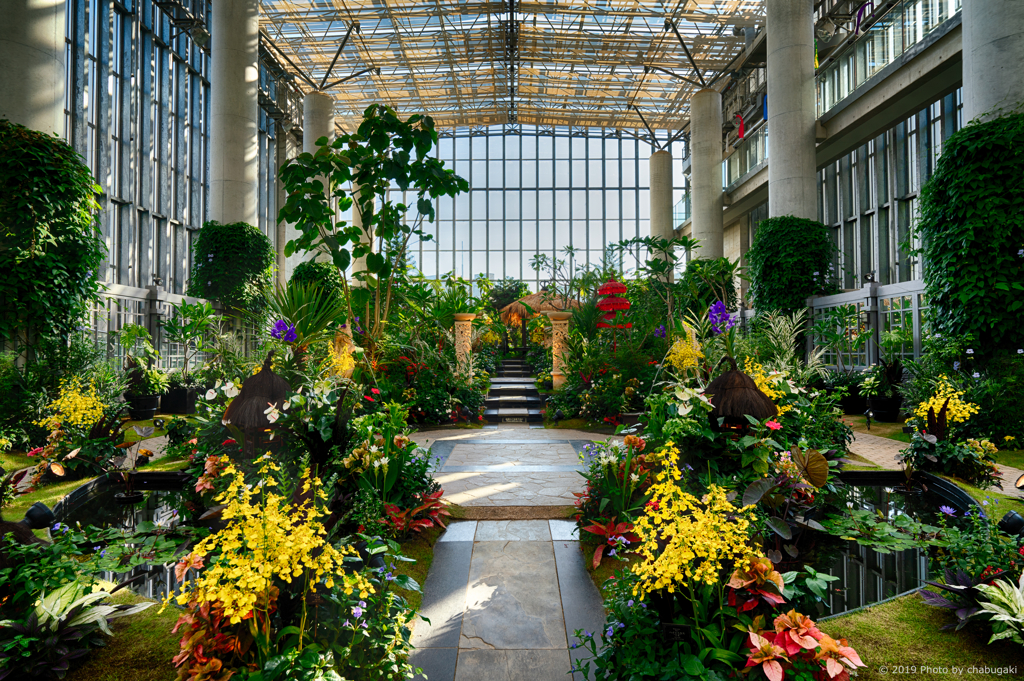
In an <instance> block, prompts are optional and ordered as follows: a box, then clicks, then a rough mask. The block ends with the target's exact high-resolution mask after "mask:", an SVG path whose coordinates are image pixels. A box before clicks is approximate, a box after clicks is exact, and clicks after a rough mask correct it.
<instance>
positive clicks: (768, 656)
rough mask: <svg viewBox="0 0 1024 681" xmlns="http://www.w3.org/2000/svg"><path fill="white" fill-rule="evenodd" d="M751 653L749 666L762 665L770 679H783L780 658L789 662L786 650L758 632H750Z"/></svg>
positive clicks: (770, 680) (748, 659)
mask: <svg viewBox="0 0 1024 681" xmlns="http://www.w3.org/2000/svg"><path fill="white" fill-rule="evenodd" d="M749 645H750V647H751V648H752V650H751V652H750V655H749V656H748V657H747V664H746V666H747V667H756V666H758V665H760V667H761V670H762V671H764V675H765V676H767V677H768V679H769V681H782V676H783V672H782V664H781V663H780V662H779V660H783V661H785V662H789V658H787V657H786V651H785V650H783V649H782V648H780V647H779V646H777V645H775V644H774V643H772V642H771V641H769V640H768V639H767V638H765V637H764V636H761V635H760V634H758V633H756V632H753V631H752V632H750V644H749Z"/></svg>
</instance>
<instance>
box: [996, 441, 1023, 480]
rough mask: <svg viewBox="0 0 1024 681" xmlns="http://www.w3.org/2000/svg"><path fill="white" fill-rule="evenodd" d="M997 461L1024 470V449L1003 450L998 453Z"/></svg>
mask: <svg viewBox="0 0 1024 681" xmlns="http://www.w3.org/2000/svg"><path fill="white" fill-rule="evenodd" d="M996 461H998V462H999V463H1001V464H1003V465H1004V466H1012V467H1013V468H1016V469H1017V470H1024V449H1005V450H1001V451H1000V452H999V453H998V454H996ZM1011 482H1012V481H1011Z"/></svg>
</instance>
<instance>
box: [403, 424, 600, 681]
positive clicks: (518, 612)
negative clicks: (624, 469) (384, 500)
mask: <svg viewBox="0 0 1024 681" xmlns="http://www.w3.org/2000/svg"><path fill="white" fill-rule="evenodd" d="M593 437H594V436H593V435H590V434H587V433H581V432H578V431H566V430H544V429H538V428H531V427H530V426H527V425H525V424H524V425H518V424H517V425H510V424H502V425H501V426H498V427H491V428H484V429H482V430H472V431H434V432H426V433H417V434H416V435H414V439H415V440H416V441H417V442H418V443H419V444H424V445H425V444H430V445H432V450H431V451H432V452H433V454H434V455H435V456H439V457H440V458H441V462H440V469H439V471H438V472H437V473H436V474H435V477H436V478H437V480H439V481H440V482H441V484H442V486H443V488H444V490H445V498H448V499H450V500H452V501H454V502H455V503H458V504H460V505H463V506H470V507H472V506H487V507H492V508H498V507H520V508H521V507H524V506H526V507H539V506H567V505H571V504H572V503H573V502H574V501H575V497H573V496H572V492H573V491H580V490H581V489H582V488H583V484H582V483H583V478H582V477H580V475H579V474H578V472H577V471H578V470H579V469H580V468H581V463H580V458H579V453H580V452H582V451H583V448H584V446H585V445H586V444H587V443H588V442H590V441H591V439H592V438H593ZM435 438H436V439H435ZM428 440H429V441H428ZM511 510H512V509H510V511H511ZM513 515H514V514H513ZM574 528H575V523H573V522H572V521H569V520H562V519H546V520H480V521H475V520H474V521H463V522H454V523H452V524H450V525H449V526H448V530H447V531H446V532H445V533H444V534H443V535H441V538H440V539H439V540H438V542H437V544H436V545H435V546H434V562H433V563H432V564H431V567H430V574H429V575H428V576H427V580H426V584H425V585H424V590H423V605H422V608H421V614H422V615H423V616H424V617H426V618H427V619H429V620H430V623H429V624H427V623H426V622H417V623H416V626H415V629H414V632H413V645H414V646H415V648H416V649H415V650H414V651H413V654H412V657H411V662H412V664H413V666H415V667H422V668H423V670H424V674H425V676H426V677H428V678H429V679H430V681H491V680H494V681H563V680H564V679H566V678H569V676H568V675H569V671H570V669H571V668H572V665H573V663H574V660H575V659H576V657H577V656H578V655H579V651H577V650H573V649H571V648H570V647H569V643H570V642H571V641H572V640H573V632H574V631H575V630H577V629H587V630H589V631H597V630H599V629H600V628H601V627H602V626H603V624H604V609H603V607H602V603H601V596H600V594H599V593H598V591H597V588H596V587H595V586H594V584H593V582H592V581H591V579H590V576H589V575H588V574H587V571H586V568H585V566H584V563H583V555H582V554H581V552H580V548H579V541H578V539H579V538H578V537H576V536H574V535H573V530H574ZM416 678H417V679H422V678H424V677H423V676H417V677H416ZM571 678H573V679H574V680H576V681H578V680H579V679H581V678H582V677H581V676H580V675H579V674H575V675H572V677H571Z"/></svg>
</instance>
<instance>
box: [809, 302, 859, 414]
mask: <svg viewBox="0 0 1024 681" xmlns="http://www.w3.org/2000/svg"><path fill="white" fill-rule="evenodd" d="M811 333H812V335H813V337H814V343H815V345H817V346H818V347H822V348H824V349H825V355H824V357H825V358H826V363H829V362H830V361H831V360H834V361H835V367H836V369H835V371H833V372H831V376H830V379H831V380H830V381H829V383H830V385H831V387H832V388H846V389H847V391H848V392H847V396H846V397H845V398H840V401H839V404H840V405H842V407H843V412H844V413H846V414H863V413H864V411H865V409H866V404H865V400H864V396H863V395H861V393H860V377H859V376H857V371H856V368H855V365H856V364H857V361H856V359H857V358H858V357H859V356H860V355H861V352H862V351H863V350H864V347H865V345H866V344H867V342H868V338H870V337H871V333H872V332H871V329H868V328H866V327H865V325H864V324H863V322H862V321H861V319H860V313H859V311H858V309H857V306H856V305H839V306H837V307H833V308H830V309H828V310H827V311H826V312H825V313H824V314H823V315H822V316H821V317H820V318H819V319H818V321H817V322H816V323H815V324H814V328H813V329H812V330H811Z"/></svg>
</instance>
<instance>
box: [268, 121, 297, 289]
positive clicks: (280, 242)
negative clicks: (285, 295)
mask: <svg viewBox="0 0 1024 681" xmlns="http://www.w3.org/2000/svg"><path fill="white" fill-rule="evenodd" d="M296 141H297V140H296V139H295V136H294V135H292V133H291V126H290V125H289V129H288V130H285V129H284V126H281V125H279V126H278V127H277V168H278V170H280V168H282V167H283V166H284V165H285V164H286V163H288V161H290V160H292V159H293V158H295V157H296V156H298V153H299V149H298V146H299V145H298V144H296ZM278 177H280V175H278ZM287 201H288V194H287V193H286V192H285V190H284V184H283V183H281V182H280V181H278V183H277V207H278V208H281V207H283V206H284V204H285V203H286V202H287ZM274 218H275V219H277V216H274ZM288 227H289V224H288V223H287V222H285V221H284V220H281V221H280V222H278V223H277V283H279V284H281V285H282V286H284V285H285V284H287V283H288V280H289V279H290V278H291V276H292V270H294V269H295V266H296V265H298V264H299V263H300V262H302V258H301V256H298V255H293V256H292V257H290V258H287V257H285V254H284V247H285V245H287V243H288V240H289V239H290V238H292V237H295V236H298V234H299V233H298V232H297V231H296V230H295V229H288Z"/></svg>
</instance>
